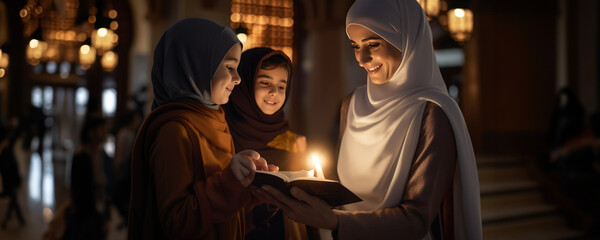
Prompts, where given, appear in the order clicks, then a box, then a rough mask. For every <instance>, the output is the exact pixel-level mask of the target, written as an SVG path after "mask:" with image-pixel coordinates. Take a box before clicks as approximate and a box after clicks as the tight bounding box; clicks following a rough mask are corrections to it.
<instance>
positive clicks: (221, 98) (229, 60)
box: [210, 44, 242, 105]
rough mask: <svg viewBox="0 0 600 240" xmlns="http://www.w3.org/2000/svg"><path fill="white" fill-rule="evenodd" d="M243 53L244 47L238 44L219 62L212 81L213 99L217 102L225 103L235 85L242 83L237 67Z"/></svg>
mask: <svg viewBox="0 0 600 240" xmlns="http://www.w3.org/2000/svg"><path fill="white" fill-rule="evenodd" d="M241 55H242V47H241V46H240V44H236V45H235V46H233V47H232V48H231V49H229V52H227V55H225V57H224V58H223V60H222V61H221V64H219V67H218V68H217V71H216V72H215V75H214V76H213V79H212V81H211V86H210V88H211V94H212V101H213V102H214V103H215V104H219V105H222V104H225V103H227V102H228V101H229V95H230V94H231V91H233V88H234V87H235V85H238V84H240V81H241V80H240V75H238V72H237V67H238V65H239V63H240V56H241Z"/></svg>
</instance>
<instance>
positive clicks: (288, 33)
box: [230, 0, 294, 58]
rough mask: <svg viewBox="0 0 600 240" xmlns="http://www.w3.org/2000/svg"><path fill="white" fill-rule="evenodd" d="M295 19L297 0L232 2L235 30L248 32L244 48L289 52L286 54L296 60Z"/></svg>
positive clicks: (245, 0) (231, 17)
mask: <svg viewBox="0 0 600 240" xmlns="http://www.w3.org/2000/svg"><path fill="white" fill-rule="evenodd" d="M293 16H294V1H293V0H277V1H275V0H253V1H250V0H232V1H231V15H230V20H231V28H233V29H237V28H239V27H242V28H245V29H247V35H246V38H245V39H246V40H245V42H244V49H250V48H255V47H270V48H273V49H280V50H282V49H289V51H285V53H286V54H287V55H288V56H289V57H290V58H292V54H293V51H292V44H293V27H294V20H293ZM242 38H243V37H242Z"/></svg>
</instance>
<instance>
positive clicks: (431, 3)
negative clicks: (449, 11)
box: [417, 0, 440, 20]
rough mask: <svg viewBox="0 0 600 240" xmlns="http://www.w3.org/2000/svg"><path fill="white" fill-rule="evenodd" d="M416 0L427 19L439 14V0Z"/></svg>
mask: <svg viewBox="0 0 600 240" xmlns="http://www.w3.org/2000/svg"><path fill="white" fill-rule="evenodd" d="M417 2H419V4H420V5H421V7H422V8H423V11H424V12H425V14H427V19H429V20H431V19H432V18H435V17H437V16H438V15H439V14H440V0H417Z"/></svg>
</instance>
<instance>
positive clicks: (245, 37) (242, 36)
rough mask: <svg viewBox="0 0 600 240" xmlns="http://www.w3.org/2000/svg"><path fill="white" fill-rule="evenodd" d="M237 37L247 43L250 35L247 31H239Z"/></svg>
mask: <svg viewBox="0 0 600 240" xmlns="http://www.w3.org/2000/svg"><path fill="white" fill-rule="evenodd" d="M237 38H238V39H239V40H240V42H242V43H245V42H246V40H248V35H247V34H245V33H238V34H237Z"/></svg>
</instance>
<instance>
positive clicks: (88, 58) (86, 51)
mask: <svg viewBox="0 0 600 240" xmlns="http://www.w3.org/2000/svg"><path fill="white" fill-rule="evenodd" d="M95 61H96V49H95V48H93V47H90V46H89V45H87V44H86V45H82V46H81V47H80V48H79V64H81V68H82V69H86V70H87V69H89V68H90V67H91V66H92V64H94V62H95Z"/></svg>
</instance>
